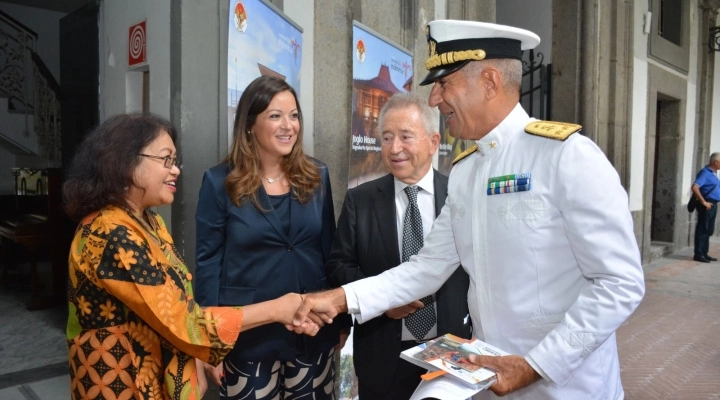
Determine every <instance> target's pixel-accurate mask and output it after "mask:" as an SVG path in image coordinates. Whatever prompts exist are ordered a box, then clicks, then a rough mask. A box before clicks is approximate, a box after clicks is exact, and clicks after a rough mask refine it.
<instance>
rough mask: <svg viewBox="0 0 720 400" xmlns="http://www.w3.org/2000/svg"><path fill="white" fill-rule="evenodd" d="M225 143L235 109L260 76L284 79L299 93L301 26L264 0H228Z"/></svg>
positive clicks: (230, 137)
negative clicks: (226, 127)
mask: <svg viewBox="0 0 720 400" xmlns="http://www.w3.org/2000/svg"><path fill="white" fill-rule="evenodd" d="M228 23H229V27H228V69H227V70H228V79H227V82H228V86H227V94H228V96H227V105H228V144H230V143H232V127H233V123H234V121H235V109H236V108H237V104H238V101H239V100H240V96H242V94H243V92H244V91H245V88H246V87H247V86H248V85H249V84H250V82H252V81H253V80H255V78H258V77H260V76H265V75H270V76H275V77H278V78H280V79H283V80H285V81H286V82H287V83H288V84H290V86H292V87H293V88H294V89H295V91H296V92H297V93H298V96H299V95H300V64H301V60H302V28H300V26H299V25H297V24H296V23H295V22H293V21H292V20H290V19H289V18H288V17H287V16H285V14H283V13H282V12H281V11H280V10H278V9H277V8H276V7H275V6H273V5H272V4H270V2H268V1H264V0H230V12H229V18H228Z"/></svg>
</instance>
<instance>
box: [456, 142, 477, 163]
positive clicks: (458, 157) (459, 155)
mask: <svg viewBox="0 0 720 400" xmlns="http://www.w3.org/2000/svg"><path fill="white" fill-rule="evenodd" d="M477 149H478V147H477V145H476V144H474V145H472V146H470V148H469V149H467V150H465V151H463V152H462V153H460V154H458V156H457V157H455V159H454V160H453V162H452V165H455V164H457V163H459V162H460V161H461V160H462V159H463V158H465V157H467V156H469V155H470V154H472V153H474V152H476V151H477Z"/></svg>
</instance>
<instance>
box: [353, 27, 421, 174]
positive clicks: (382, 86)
mask: <svg viewBox="0 0 720 400" xmlns="http://www.w3.org/2000/svg"><path fill="white" fill-rule="evenodd" d="M352 43H353V44H352V46H353V48H352V55H353V85H352V88H353V89H352V91H353V92H352V110H351V116H350V121H351V124H350V125H351V135H350V140H351V147H350V168H349V171H348V188H352V187H355V186H357V185H359V184H361V183H363V182H367V181H370V180H373V179H375V178H378V177H380V176H382V175H384V174H386V173H387V169H385V167H384V166H383V163H382V157H381V154H380V147H381V144H380V132H379V131H378V116H379V114H380V109H381V108H382V106H383V105H384V104H385V101H387V99H388V98H389V97H390V96H392V95H393V94H395V93H407V92H408V91H410V90H411V89H412V79H413V69H412V63H413V58H412V55H411V53H410V52H409V51H408V50H406V49H404V48H402V47H400V46H399V45H397V44H395V43H393V42H392V41H390V40H388V39H386V38H384V37H382V36H381V35H379V34H378V33H376V32H374V31H373V30H371V29H370V28H368V27H366V26H364V25H362V24H361V23H359V22H357V21H353V41H352Z"/></svg>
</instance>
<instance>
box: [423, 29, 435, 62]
mask: <svg viewBox="0 0 720 400" xmlns="http://www.w3.org/2000/svg"><path fill="white" fill-rule="evenodd" d="M425 36H426V37H427V41H428V56H429V57H432V56H434V55H436V54H437V52H436V51H435V46H437V41H435V39H433V38H432V36H430V25H428V26H426V27H425Z"/></svg>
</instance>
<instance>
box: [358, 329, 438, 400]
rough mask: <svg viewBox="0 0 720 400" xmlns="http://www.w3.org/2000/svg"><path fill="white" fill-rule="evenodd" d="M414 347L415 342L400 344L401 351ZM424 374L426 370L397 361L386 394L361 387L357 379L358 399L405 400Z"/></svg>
mask: <svg viewBox="0 0 720 400" xmlns="http://www.w3.org/2000/svg"><path fill="white" fill-rule="evenodd" d="M415 346H417V343H415V342H402V345H401V349H402V350H407V349H409V348H411V347H415ZM399 357H400V356H399V355H398V358H399ZM425 372H427V370H426V369H423V368H420V367H418V366H416V365H415V364H412V363H410V362H408V361H405V360H398V363H397V368H395V376H394V377H393V380H392V384H391V385H390V387H389V388H388V390H387V392H385V393H377V392H375V391H373V390H372V389H370V388H368V387H367V386H365V385H363V381H362V379H358V397H359V398H360V400H407V399H409V398H410V396H412V394H413V392H414V391H415V388H417V385H419V384H420V375H422V374H424V373H425Z"/></svg>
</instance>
